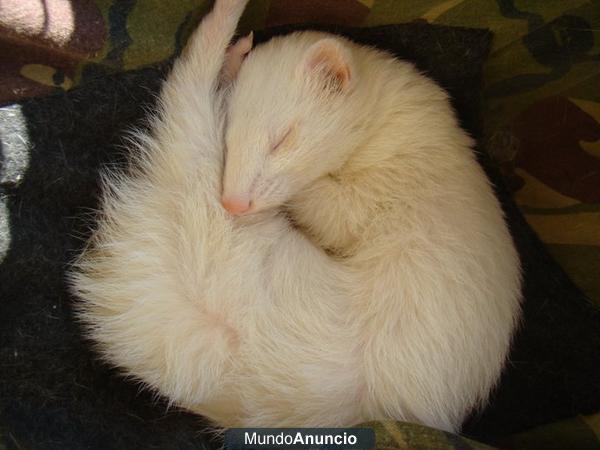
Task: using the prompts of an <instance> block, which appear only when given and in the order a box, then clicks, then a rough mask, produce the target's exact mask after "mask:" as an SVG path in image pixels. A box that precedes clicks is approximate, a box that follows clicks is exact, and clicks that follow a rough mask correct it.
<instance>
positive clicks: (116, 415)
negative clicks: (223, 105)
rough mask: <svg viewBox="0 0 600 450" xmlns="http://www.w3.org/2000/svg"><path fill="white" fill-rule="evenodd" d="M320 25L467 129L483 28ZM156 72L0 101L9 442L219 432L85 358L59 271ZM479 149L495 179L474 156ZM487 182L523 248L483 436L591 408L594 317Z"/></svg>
mask: <svg viewBox="0 0 600 450" xmlns="http://www.w3.org/2000/svg"><path fill="white" fill-rule="evenodd" d="M327 29H328V30H333V31H338V32H341V33H343V34H346V35H348V36H350V37H353V38H354V39H355V40H357V41H359V42H363V43H368V44H373V45H376V46H378V47H381V48H384V49H389V50H391V51H393V52H395V53H396V54H397V55H399V56H401V57H404V58H406V59H410V60H413V61H415V62H416V63H417V65H418V67H419V68H420V69H421V70H423V71H425V72H426V73H428V74H429V75H430V76H432V77H433V78H434V79H436V80H437V81H438V82H440V83H441V84H442V85H443V86H444V87H445V88H446V89H448V90H449V92H450V93H451V95H452V97H453V101H454V104H455V107H456V108H457V110H458V112H459V115H460V117H461V121H462V123H463V125H464V126H465V127H466V128H467V129H468V130H470V131H471V132H472V133H473V134H474V135H476V136H477V135H478V133H479V130H480V122H479V116H478V109H479V101H480V97H479V92H480V91H479V89H478V87H479V80H480V75H481V67H482V63H483V61H484V59H485V56H486V54H487V52H488V48H489V43H490V39H491V36H490V34H489V33H488V32H486V31H483V30H470V29H460V28H447V27H439V26H430V25H424V24H420V23H415V24H408V25H400V26H388V27H379V28H374V29H338V28H327ZM287 30H289V29H287V28H283V29H278V30H277V31H275V32H278V33H280V32H283V31H287ZM273 32H274V31H271V32H268V33H258V34H257V36H256V39H257V41H261V40H264V39H267V38H268V37H269V36H270V35H271V34H272V33H273ZM166 70H168V67H167V65H165V66H163V67H159V68H150V69H146V70H141V71H137V72H130V73H125V74H121V75H118V76H114V77H105V78H98V79H95V80H92V81H90V82H89V83H88V84H86V85H85V86H82V87H80V88H77V89H74V90H73V91H71V92H68V93H62V94H59V95H55V96H52V97H46V98H40V99H33V100H29V101H25V102H22V103H20V104H17V105H11V106H8V107H6V108H4V109H0V134H2V141H1V143H2V146H3V148H2V152H1V154H2V157H1V158H2V159H1V160H0V162H1V163H2V172H1V173H0V180H1V183H2V184H1V186H0V189H1V192H0V194H1V195H2V198H3V200H4V203H5V205H6V210H5V213H6V214H4V212H2V211H3V210H1V209H0V215H1V214H4V215H3V216H2V219H3V220H6V221H8V228H7V229H4V230H1V229H0V242H2V239H4V240H5V241H6V240H7V239H10V242H9V249H8V251H7V253H6V255H5V256H4V259H3V260H2V261H1V263H0V264H1V268H0V408H1V410H0V433H2V434H3V435H4V436H5V441H6V442H5V444H6V445H7V447H8V448H28V449H42V448H43V449H55V448H56V449H71V448H73V449H75V448H77V449H84V448H85V449H125V448H127V449H134V448H144V449H153V448H156V449H167V448H177V449H188V448H204V447H214V446H217V445H219V444H220V443H219V442H218V440H214V439H211V434H210V433H209V432H207V431H206V423H205V422H203V421H202V419H200V418H198V417H196V416H192V415H189V414H186V413H183V412H178V411H175V410H173V409H171V410H167V408H166V404H165V402H164V400H163V399H160V398H156V397H155V396H154V395H153V394H151V393H149V392H146V391H144V390H141V389H140V386H139V385H138V384H136V383H135V382H133V381H128V380H124V379H122V378H121V377H119V376H118V373H117V372H116V371H115V370H112V369H109V368H107V367H106V366H105V365H103V364H102V363H100V362H98V361H97V360H96V359H95V355H94V353H93V350H92V349H91V346H90V344H89V343H88V342H85V341H84V340H83V339H82V338H81V333H80V331H81V330H80V328H79V326H78V325H77V323H75V321H74V320H73V315H72V310H71V302H72V298H71V296H70V294H69V293H68V290H67V286H66V283H65V271H66V269H67V267H68V263H69V261H71V260H72V259H73V258H74V256H75V255H77V254H78V252H79V251H80V250H81V248H82V246H83V244H84V242H85V238H86V237H87V236H88V231H87V225H86V217H87V215H88V213H89V211H90V210H91V209H93V208H95V207H96V206H97V200H98V194H99V191H98V171H99V169H100V168H101V167H103V166H105V165H113V164H122V163H124V161H125V159H126V158H125V155H126V149H125V148H124V147H123V145H122V144H123V141H122V135H123V132H124V131H125V130H126V129H128V128H130V127H131V126H133V125H138V124H140V120H141V119H142V117H143V116H144V111H145V110H147V109H151V108H153V105H154V103H155V94H156V93H157V92H158V89H159V86H160V82H161V78H162V77H163V76H164V73H165V71H166ZM481 159H482V163H483V164H484V166H485V167H486V168H487V170H488V173H489V174H490V176H491V178H492V180H493V181H494V182H495V183H496V184H497V185H499V186H501V181H500V179H499V177H498V175H497V173H496V172H495V171H494V170H493V169H492V168H491V165H490V164H489V163H488V160H487V159H486V158H485V157H484V156H483V154H482V155H481ZM27 161H28V163H27V168H26V170H24V172H23V173H21V172H22V171H21V170H20V169H19V167H21V166H24V165H26V162H27ZM498 194H499V196H500V198H501V200H502V202H503V206H504V208H505V211H506V214H507V217H508V220H509V222H510V225H511V231H512V233H513V235H514V237H515V240H516V242H517V245H518V247H519V251H520V253H521V257H522V259H523V267H524V277H525V296H526V301H525V318H524V321H523V325H522V327H521V331H520V332H519V334H518V336H517V338H516V341H515V348H514V350H513V352H512V353H511V358H510V359H511V362H510V364H509V366H508V368H507V371H506V373H505V375H504V376H503V378H502V381H501V382H500V385H499V388H498V390H497V392H496V394H495V395H494V397H493V399H492V402H491V403H490V405H489V406H488V407H487V408H486V409H485V411H484V412H482V413H479V414H477V415H475V416H474V417H473V418H472V419H471V420H470V422H469V423H468V424H467V426H466V429H465V431H466V433H468V434H470V435H473V436H476V437H478V438H480V439H483V440H488V441H489V440H491V439H493V438H494V437H496V436H500V435H503V434H506V433H508V432H513V431H517V430H523V429H525V428H528V427H530V426H533V425H537V424H539V423H544V422H548V421H551V420H554V419H558V418H562V417H566V416H570V415H574V414H576V413H580V412H591V411H593V410H596V409H598V408H599V406H600V402H599V398H600V387H599V386H598V380H600V369H599V368H598V367H597V366H596V365H594V361H595V360H596V358H597V354H598V350H599V341H600V338H599V330H600V327H599V326H598V325H600V319H599V315H598V313H597V311H595V310H593V308H592V307H591V305H590V304H589V303H588V302H587V301H586V299H585V298H584V297H583V295H582V294H581V293H580V291H579V290H578V289H577V288H575V286H573V284H572V283H571V282H570V281H569V280H568V279H567V277H566V276H565V275H564V273H563V271H562V270H561V269H560V268H559V267H558V266H557V265H556V264H555V263H554V262H553V261H552V259H551V258H550V257H549V256H548V254H547V252H546V251H545V249H544V247H543V246H542V244H541V243H540V242H539V240H538V239H537V237H536V236H535V235H534V234H533V232H532V231H531V230H530V228H529V227H528V226H527V225H526V223H525V222H524V220H523V217H522V216H521V214H520V213H519V212H518V210H517V209H516V207H515V205H514V203H513V202H512V200H510V196H509V195H508V193H507V192H506V191H505V190H504V189H502V188H501V187H499V188H498ZM0 224H2V221H1V220H0ZM1 233H4V234H3V235H2V234H1ZM398 345H402V343H401V342H399V343H398Z"/></svg>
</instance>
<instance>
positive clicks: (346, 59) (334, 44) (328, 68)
mask: <svg viewBox="0 0 600 450" xmlns="http://www.w3.org/2000/svg"><path fill="white" fill-rule="evenodd" d="M307 67H308V70H309V71H311V72H314V71H318V70H322V71H323V72H324V73H325V75H326V77H327V78H328V81H331V82H332V85H333V86H336V87H337V88H339V89H340V90H342V91H345V90H347V89H348V87H349V86H350V82H351V81H352V71H351V69H350V52H349V51H348V50H347V49H346V48H344V46H343V44H342V43H341V42H339V41H337V40H336V39H331V38H325V39H322V40H320V41H319V42H317V43H316V44H313V45H312V47H310V49H309V50H308V57H307Z"/></svg>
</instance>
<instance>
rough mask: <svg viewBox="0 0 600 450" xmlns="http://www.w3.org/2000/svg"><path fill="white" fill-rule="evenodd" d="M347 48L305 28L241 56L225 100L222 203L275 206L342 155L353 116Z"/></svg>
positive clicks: (241, 210)
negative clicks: (237, 70) (244, 56)
mask: <svg viewBox="0 0 600 450" xmlns="http://www.w3.org/2000/svg"><path fill="white" fill-rule="evenodd" d="M349 45H350V44H349V42H347V41H345V40H344V39H342V38H337V37H333V36H330V35H327V34H324V33H314V32H305V33H296V34H293V35H290V36H285V37H281V38H274V39H272V40H271V41H269V42H268V43H266V44H264V45H262V46H260V47H258V48H256V49H255V50H253V51H252V52H251V53H250V54H249V55H248V57H247V58H246V60H245V62H244V63H243V65H242V67H241V70H240V71H239V73H238V76H237V81H236V82H235V85H234V86H233V88H232V91H231V94H230V98H229V102H228V118H227V123H228V124H227V130H226V133H225V142H226V147H227V150H226V152H227V153H226V160H225V168H224V178H223V198H222V203H223V206H224V207H225V208H226V209H227V210H228V211H229V212H231V213H232V214H235V215H243V214H249V213H254V212H259V211H264V210H266V209H270V208H275V207H277V206H280V205H282V204H283V203H285V202H286V201H287V200H289V199H290V198H291V197H292V196H293V195H294V194H295V193H297V192H298V191H300V190H301V189H302V188H304V187H305V186H307V185H308V184H310V183H311V182H312V181H314V180H316V179H317V178H319V177H321V176H323V175H325V174H327V173H329V172H332V171H335V170H336V169H338V168H339V167H340V166H341V165H342V164H343V163H344V161H345V159H347V156H346V155H347V153H348V152H349V150H348V148H349V146H351V144H350V142H348V141H349V139H348V136H349V135H351V134H352V133H351V132H350V131H351V128H352V122H353V121H352V120H350V117H352V116H356V114H355V112H354V114H353V111H352V106H351V104H352V102H351V99H352V96H353V93H354V91H355V85H356V73H355V70H354V65H353V61H352V55H351V50H350V47H349Z"/></svg>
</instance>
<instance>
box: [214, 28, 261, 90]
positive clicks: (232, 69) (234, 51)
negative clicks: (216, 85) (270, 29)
mask: <svg viewBox="0 0 600 450" xmlns="http://www.w3.org/2000/svg"><path fill="white" fill-rule="evenodd" d="M253 41H254V33H253V32H250V34H248V35H246V36H242V37H241V38H239V39H238V40H237V42H236V43H235V44H233V45H231V46H229V48H228V49H227V52H226V53H225V61H224V62H223V69H222V70H221V84H227V83H230V82H232V81H233V80H235V78H236V77H237V74H238V72H239V71H240V68H241V67H242V63H243V62H244V59H246V56H247V55H248V53H250V50H252V44H253Z"/></svg>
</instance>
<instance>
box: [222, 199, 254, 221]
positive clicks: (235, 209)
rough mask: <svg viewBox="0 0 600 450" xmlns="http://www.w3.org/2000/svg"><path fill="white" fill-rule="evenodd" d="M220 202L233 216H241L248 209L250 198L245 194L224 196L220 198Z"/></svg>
mask: <svg viewBox="0 0 600 450" xmlns="http://www.w3.org/2000/svg"><path fill="white" fill-rule="evenodd" d="M221 204H222V205H223V208H225V209H226V210H227V211H228V212H229V213H230V214H232V215H234V216H241V215H243V214H245V213H247V212H248V211H249V210H250V198H248V197H247V196H231V197H229V196H227V197H225V196H224V197H223V198H222V199H221Z"/></svg>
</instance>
